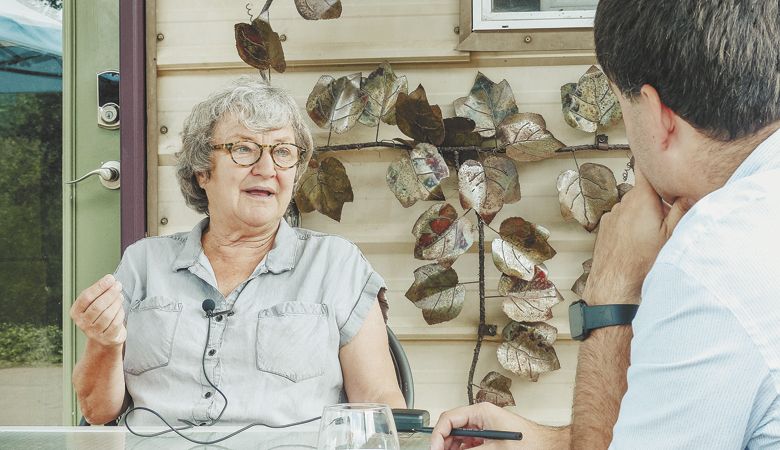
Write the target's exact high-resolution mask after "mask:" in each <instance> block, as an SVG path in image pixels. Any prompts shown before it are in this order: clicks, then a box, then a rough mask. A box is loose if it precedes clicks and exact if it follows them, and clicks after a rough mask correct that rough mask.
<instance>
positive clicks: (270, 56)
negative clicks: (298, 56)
mask: <svg viewBox="0 0 780 450" xmlns="http://www.w3.org/2000/svg"><path fill="white" fill-rule="evenodd" d="M234 28H235V34H236V50H238V56H240V57H241V59H242V60H243V61H244V62H245V63H247V64H249V65H250V66H252V67H254V68H255V69H260V70H268V68H269V67H273V68H274V70H276V71H277V72H284V71H285V69H287V63H286V62H285V61H284V51H283V50H282V43H281V41H279V34H277V33H275V32H274V31H273V30H272V29H271V25H270V24H269V23H268V22H266V21H264V20H262V19H260V18H259V17H258V18H257V19H255V20H253V21H252V23H251V24H249V23H237V24H236V25H235V27H234Z"/></svg>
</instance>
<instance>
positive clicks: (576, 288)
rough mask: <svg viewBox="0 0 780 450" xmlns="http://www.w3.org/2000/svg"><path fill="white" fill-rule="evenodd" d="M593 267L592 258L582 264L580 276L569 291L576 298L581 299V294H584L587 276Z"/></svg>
mask: <svg viewBox="0 0 780 450" xmlns="http://www.w3.org/2000/svg"><path fill="white" fill-rule="evenodd" d="M592 265H593V258H590V259H589V260H587V261H585V262H584V263H582V275H580V277H579V278H577V281H575V282H574V285H572V287H571V290H572V292H574V293H575V294H577V295H578V296H580V297H582V293H583V292H585V284H587V282H588V276H589V275H590V268H591V266H592Z"/></svg>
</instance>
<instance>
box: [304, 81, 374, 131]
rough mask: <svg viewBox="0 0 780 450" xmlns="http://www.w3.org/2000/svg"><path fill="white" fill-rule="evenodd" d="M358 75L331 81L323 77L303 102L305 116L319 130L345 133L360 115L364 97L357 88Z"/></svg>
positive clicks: (365, 97) (364, 103)
mask: <svg viewBox="0 0 780 450" xmlns="http://www.w3.org/2000/svg"><path fill="white" fill-rule="evenodd" d="M361 77H362V74H361V73H360V72H358V73H353V74H351V75H346V76H343V77H340V78H338V79H334V78H333V77H332V76H330V75H323V76H321V77H320V79H319V80H318V81H317V84H316V85H315V86H314V89H312V91H311V93H310V94H309V98H308V99H307V100H306V111H307V112H308V113H309V117H311V120H313V121H314V123H316V124H317V126H319V127H320V128H326V129H330V130H332V131H333V132H335V133H339V134H340V133H346V132H347V131H349V129H350V128H352V127H353V126H355V124H356V123H357V121H358V118H360V115H361V114H362V113H363V108H364V107H365V105H366V101H367V96H366V95H365V93H364V92H363V91H362V90H361V89H360V81H361Z"/></svg>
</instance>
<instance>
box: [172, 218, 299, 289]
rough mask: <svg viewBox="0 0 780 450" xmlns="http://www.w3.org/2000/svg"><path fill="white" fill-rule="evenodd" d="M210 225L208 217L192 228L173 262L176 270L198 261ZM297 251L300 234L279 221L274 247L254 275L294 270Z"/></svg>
mask: <svg viewBox="0 0 780 450" xmlns="http://www.w3.org/2000/svg"><path fill="white" fill-rule="evenodd" d="M208 225H209V218H208V217H206V218H204V219H203V220H201V221H200V222H198V223H197V224H196V225H195V227H193V228H192V231H190V232H189V234H187V238H186V241H185V243H184V247H183V248H182V249H181V251H180V252H179V254H178V255H177V256H176V260H175V261H174V262H173V267H172V268H173V270H174V271H177V270H181V269H187V268H190V267H192V266H193V265H195V263H196V262H197V261H198V256H200V254H201V253H202V252H203V246H202V245H201V238H202V237H203V230H205V229H206V228H207V227H208ZM297 252H298V234H297V233H296V232H295V230H293V228H292V227H291V226H290V225H289V224H287V221H286V220H284V219H282V220H280V221H279V228H278V229H277V230H276V237H275V238H274V246H273V248H271V251H269V252H268V254H267V255H266V256H265V258H263V262H261V263H260V264H259V265H258V267H257V269H255V273H254V274H253V275H255V274H256V273H258V272H261V271H265V270H267V271H268V272H271V273H282V272H285V271H288V270H292V268H293V267H295V255H296V254H297ZM264 269H265V270H264Z"/></svg>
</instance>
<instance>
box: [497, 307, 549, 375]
mask: <svg viewBox="0 0 780 450" xmlns="http://www.w3.org/2000/svg"><path fill="white" fill-rule="evenodd" d="M501 336H502V337H503V338H504V342H503V343H502V344H501V345H499V346H498V350H497V351H496V355H497V356H498V362H499V363H501V366H502V367H504V368H505V369H507V370H509V371H510V372H512V373H515V374H517V375H521V376H523V377H526V378H528V379H529V380H531V381H537V380H538V379H539V374H541V373H545V372H551V371H553V370H558V369H560V368H561V364H560V362H559V361H558V355H557V354H556V353H555V348H554V347H553V343H554V342H555V339H556V338H557V337H558V330H557V329H556V328H555V327H554V326H552V325H548V324H546V323H544V322H534V323H519V322H514V321H513V322H509V323H508V324H507V326H505V327H504V330H503V331H502V332H501Z"/></svg>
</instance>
